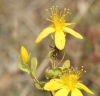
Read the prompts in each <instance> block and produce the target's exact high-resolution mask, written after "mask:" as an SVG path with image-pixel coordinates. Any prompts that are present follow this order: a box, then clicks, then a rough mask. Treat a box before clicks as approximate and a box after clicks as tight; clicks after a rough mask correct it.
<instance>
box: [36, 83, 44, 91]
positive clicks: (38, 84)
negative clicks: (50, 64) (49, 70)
mask: <svg viewBox="0 0 100 96" xmlns="http://www.w3.org/2000/svg"><path fill="white" fill-rule="evenodd" d="M44 84H45V82H40V83H35V86H36V88H37V89H41V90H43V87H44Z"/></svg>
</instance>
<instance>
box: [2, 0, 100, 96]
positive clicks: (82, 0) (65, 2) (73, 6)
mask: <svg viewBox="0 0 100 96" xmlns="http://www.w3.org/2000/svg"><path fill="white" fill-rule="evenodd" d="M51 6H58V7H59V9H60V10H62V9H63V8H68V9H70V12H71V13H72V14H71V16H70V17H69V19H68V21H69V22H70V21H71V22H75V23H76V24H75V26H72V27H73V29H74V30H76V31H78V32H79V33H80V34H82V35H83V36H84V40H79V39H76V38H74V37H73V36H71V35H69V34H67V38H66V41H67V42H66V48H65V52H66V55H65V58H66V59H69V60H71V64H72V65H73V66H77V67H80V66H82V65H84V66H85V70H86V71H87V73H86V74H84V76H83V78H82V80H83V82H84V83H85V84H86V85H87V86H88V87H89V88H90V89H91V90H92V91H93V92H94V93H95V96H100V95H99V94H100V39H99V38H100V10H99V9H100V0H0V96H50V95H49V93H47V92H44V91H39V90H37V89H36V88H35V87H34V84H33V81H32V80H31V78H30V77H29V76H28V74H26V73H24V72H22V71H21V70H19V68H18V66H17V65H18V62H19V61H20V60H19V57H18V54H19V49H20V47H21V46H22V45H23V46H25V47H26V48H27V50H28V51H29V52H30V53H31V56H32V57H33V56H35V57H37V59H38V62H39V65H38V70H37V77H38V78H39V79H40V80H44V79H45V78H44V72H43V70H44V69H45V68H46V67H47V66H48V65H49V61H48V58H46V55H47V53H48V51H49V50H50V48H49V44H50V42H51V38H50V36H48V38H45V40H42V42H40V43H39V44H35V39H36V37H37V36H38V34H39V32H40V31H41V30H42V29H44V28H45V27H47V26H48V25H49V24H50V22H48V21H46V20H45V18H46V17H48V14H47V13H46V11H45V10H46V9H47V8H50V7H51ZM84 96H90V95H89V94H87V93H85V92H84Z"/></svg>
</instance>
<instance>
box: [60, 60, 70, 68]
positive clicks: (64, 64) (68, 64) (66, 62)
mask: <svg viewBox="0 0 100 96" xmlns="http://www.w3.org/2000/svg"><path fill="white" fill-rule="evenodd" d="M69 67H70V61H69V60H66V61H65V62H64V63H63V66H62V69H68V68H69Z"/></svg>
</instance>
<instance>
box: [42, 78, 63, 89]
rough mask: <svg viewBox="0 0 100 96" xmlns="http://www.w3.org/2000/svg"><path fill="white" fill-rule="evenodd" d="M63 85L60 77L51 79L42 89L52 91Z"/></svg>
mask: <svg viewBox="0 0 100 96" xmlns="http://www.w3.org/2000/svg"><path fill="white" fill-rule="evenodd" d="M62 86H63V83H62V81H61V80H60V79H51V80H50V81H49V82H48V83H46V84H45V86H44V90H47V91H53V90H57V89H60V88H61V87H62Z"/></svg>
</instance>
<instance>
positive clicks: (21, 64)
mask: <svg viewBox="0 0 100 96" xmlns="http://www.w3.org/2000/svg"><path fill="white" fill-rule="evenodd" d="M18 67H19V68H20V69H21V70H22V71H25V72H27V73H29V69H28V65H26V64H24V63H21V62H19V63H18Z"/></svg>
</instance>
